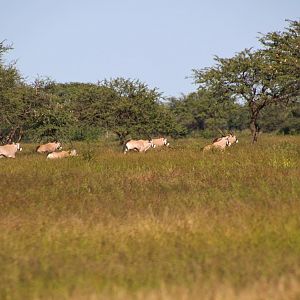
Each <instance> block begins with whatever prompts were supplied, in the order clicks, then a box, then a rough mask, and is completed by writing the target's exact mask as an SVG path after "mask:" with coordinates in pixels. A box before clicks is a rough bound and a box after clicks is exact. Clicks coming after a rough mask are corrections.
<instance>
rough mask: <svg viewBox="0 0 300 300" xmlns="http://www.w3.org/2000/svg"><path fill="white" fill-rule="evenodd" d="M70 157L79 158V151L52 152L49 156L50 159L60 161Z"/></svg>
mask: <svg viewBox="0 0 300 300" xmlns="http://www.w3.org/2000/svg"><path fill="white" fill-rule="evenodd" d="M70 156H78V154H77V151H76V150H75V149H73V150H70V151H60V152H52V153H49V154H48V155H47V158H48V159H58V158H66V157H70Z"/></svg>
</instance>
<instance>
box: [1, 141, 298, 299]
mask: <svg viewBox="0 0 300 300" xmlns="http://www.w3.org/2000/svg"><path fill="white" fill-rule="evenodd" d="M205 143H207V141H205V140H201V139H199V140H197V139H191V140H179V141H176V142H173V147H172V148H171V149H163V150H160V151H156V150H153V151H149V152H147V153H146V154H138V153H130V154H128V155H126V156H124V155H123V154H122V152H121V149H119V147H118V145H117V144H116V143H114V142H106V141H102V142H98V143H95V144H85V143H78V144H76V145H75V146H76V148H77V149H78V152H79V154H80V156H79V157H77V158H69V159H65V160H60V161H46V159H45V156H40V155H38V154H36V153H34V151H33V150H34V145H23V147H24V152H23V153H19V155H18V156H17V158H16V159H15V160H6V159H2V160H0V169H1V181H0V188H1V200H0V214H1V216H0V232H1V234H0V266H1V272H0V298H1V299H109V298H111V299H128V298H134V299H162V300H164V299H199V298H201V299H275V300H277V299H299V297H300V294H299V292H300V283H299V279H300V276H299V275H300V273H299V270H300V235H299V230H300V214H299V212H300V203H299V200H300V171H299V168H300V137H276V136H263V137H262V138H261V140H260V142H259V144H258V145H256V146H255V147H253V146H252V145H251V144H250V143H248V139H246V138H245V139H243V138H242V139H241V141H240V143H239V144H237V145H236V146H235V147H232V148H230V149H228V151H226V152H225V153H219V152H213V153H207V154H205V155H203V154H202V152H201V151H200V149H201V147H203V146H204V145H205ZM297 297H298V298H297Z"/></svg>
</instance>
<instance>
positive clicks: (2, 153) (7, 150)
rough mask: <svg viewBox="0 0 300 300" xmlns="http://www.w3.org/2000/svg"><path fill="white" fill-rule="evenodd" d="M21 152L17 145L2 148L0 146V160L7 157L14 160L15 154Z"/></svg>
mask: <svg viewBox="0 0 300 300" xmlns="http://www.w3.org/2000/svg"><path fill="white" fill-rule="evenodd" d="M17 151H22V148H21V146H20V144H19V143H16V144H15V143H12V144H7V145H4V146H0V158H2V157H9V158H16V152H17Z"/></svg>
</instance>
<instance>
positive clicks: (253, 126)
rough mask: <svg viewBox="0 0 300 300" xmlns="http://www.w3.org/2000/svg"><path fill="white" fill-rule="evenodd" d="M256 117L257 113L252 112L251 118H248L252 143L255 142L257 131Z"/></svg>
mask: <svg viewBox="0 0 300 300" xmlns="http://www.w3.org/2000/svg"><path fill="white" fill-rule="evenodd" d="M257 117H258V114H254V115H252V117H251V120H250V130H251V134H252V144H254V143H255V142H257V138H258V133H259V127H258V124H257Z"/></svg>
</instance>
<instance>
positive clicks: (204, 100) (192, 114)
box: [169, 90, 244, 136]
mask: <svg viewBox="0 0 300 300" xmlns="http://www.w3.org/2000/svg"><path fill="white" fill-rule="evenodd" d="M169 101H170V109H171V110H172V112H173V114H174V115H175V116H176V119H177V123H178V124H181V125H182V126H183V127H184V128H186V131H187V132H188V133H192V132H194V131H201V134H202V135H204V136H214V135H215V134H216V133H218V132H219V131H218V130H219V129H222V130H228V129H240V130H241V129H243V122H244V120H242V118H241V116H242V117H244V114H243V113H242V107H241V105H239V104H235V103H230V102H220V101H218V99H216V98H214V97H213V96H212V95H211V94H210V93H208V92H207V91H205V90H199V91H198V92H193V93H190V94H188V95H183V96H182V97H180V98H171V99H170V100H169Z"/></svg>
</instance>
